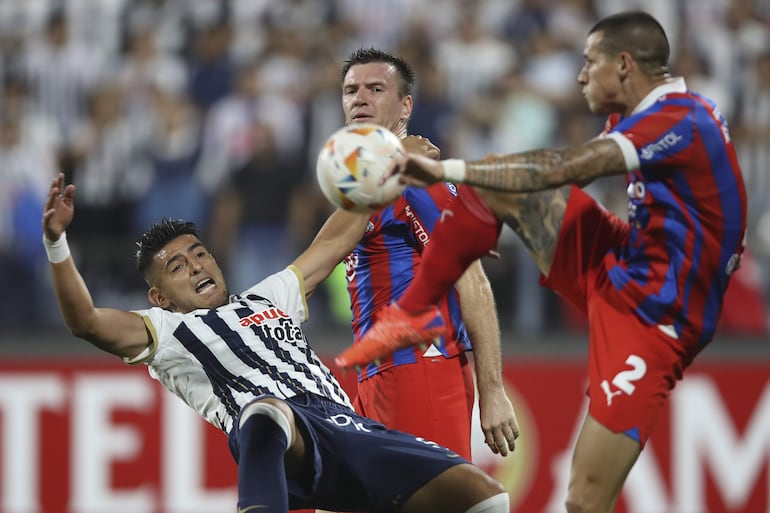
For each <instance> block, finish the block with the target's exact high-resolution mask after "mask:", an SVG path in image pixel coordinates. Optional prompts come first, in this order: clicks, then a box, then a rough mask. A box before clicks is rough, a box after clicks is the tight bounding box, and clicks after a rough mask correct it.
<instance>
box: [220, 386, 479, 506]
mask: <svg viewBox="0 0 770 513" xmlns="http://www.w3.org/2000/svg"><path fill="white" fill-rule="evenodd" d="M285 402H286V404H288V405H289V406H290V407H291V409H292V411H293V412H294V415H295V418H296V420H297V423H298V427H299V429H300V431H302V432H303V433H304V435H305V438H306V450H307V455H308V456H307V458H308V460H309V461H312V472H311V473H310V474H309V478H308V479H307V482H299V481H296V480H291V479H290V480H289V481H288V491H289V508H290V509H306V508H317V509H325V510H329V511H373V512H377V513H380V512H382V513H386V512H393V511H398V510H399V509H401V507H402V506H403V504H404V503H405V502H406V501H407V499H409V497H411V496H412V494H414V493H415V492H416V491H417V490H419V489H420V488H421V487H422V486H423V485H425V484H427V483H428V482H429V481H431V480H432V479H433V478H434V477H436V476H438V475H439V474H441V473H442V472H444V471H445V470H447V469H449V468H451V467H453V466H455V465H458V464H462V463H468V461H467V460H465V459H464V458H462V457H460V456H459V455H458V454H456V453H454V452H452V451H450V450H449V449H446V448H445V447H442V446H440V445H438V444H436V443H435V442H430V441H427V440H423V439H421V438H418V437H415V436H414V435H410V434H407V433H403V432H401V431H394V430H390V429H387V428H386V427H385V426H383V425H382V424H380V423H379V422H375V421H373V420H371V419H368V418H366V417H361V416H360V415H358V414H356V413H355V412H354V411H353V410H350V409H348V408H345V407H344V406H341V405H339V404H336V403H334V402H332V401H329V400H327V399H324V398H322V397H319V396H316V395H313V394H305V395H301V396H297V397H293V398H291V399H289V400H286V401H285ZM237 435H238V423H237V422H236V423H235V427H234V428H233V429H232V430H231V432H230V451H231V452H232V453H233V455H234V456H236V455H237V454H238V450H237V446H236V445H235V444H236V442H235V441H236V440H237ZM236 461H237V456H236Z"/></svg>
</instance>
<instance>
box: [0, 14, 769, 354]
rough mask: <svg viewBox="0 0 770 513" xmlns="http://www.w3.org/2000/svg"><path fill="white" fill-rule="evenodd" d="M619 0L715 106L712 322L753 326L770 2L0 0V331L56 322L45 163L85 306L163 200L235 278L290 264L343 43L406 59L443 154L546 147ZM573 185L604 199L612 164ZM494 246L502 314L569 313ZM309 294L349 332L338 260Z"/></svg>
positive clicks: (126, 272)
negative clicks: (726, 225)
mask: <svg viewBox="0 0 770 513" xmlns="http://www.w3.org/2000/svg"><path fill="white" fill-rule="evenodd" d="M635 7H643V8H644V9H646V10H648V11H649V12H651V13H652V14H653V15H655V16H656V17H657V18H658V19H659V20H660V21H661V22H662V24H663V25H664V27H665V29H666V30H667V32H668V34H669V36H670V38H671V42H672V65H673V72H674V73H675V74H679V75H683V76H684V77H685V78H686V80H687V82H688V85H689V86H690V87H691V88H692V89H695V90H697V91H700V92H702V93H704V94H705V95H707V96H709V97H711V98H713V99H714V100H716V101H717V103H718V105H720V108H721V110H722V113H723V114H724V115H725V116H726V118H727V119H728V121H729V123H730V126H731V134H732V137H733V138H734V140H735V143H736V146H737V148H738V150H739V154H740V159H741V164H742V167H743V170H744V173H745V180H746V184H747V189H748V191H749V195H750V198H749V200H750V224H749V230H750V231H749V234H748V254H747V255H746V256H747V258H746V259H745V260H744V269H743V270H742V271H741V272H739V273H737V274H736V275H735V276H736V278H735V279H734V280H733V281H734V282H737V283H738V284H737V285H736V284H735V283H734V284H733V286H732V289H735V291H734V292H733V296H732V300H728V302H727V305H726V312H725V313H726V315H725V320H724V322H723V330H724V331H727V332H729V333H732V334H738V335H740V334H750V335H760V336H763V334H766V333H767V329H768V315H767V312H768V307H767V302H766V299H765V298H766V297H767V296H768V293H770V172H769V171H768V170H769V169H770V2H768V1H767V0H646V1H644V2H640V1H627V0H594V1H591V0H454V1H453V0H281V1H275V0H272V1H271V0H229V1H223V0H67V1H55V0H31V1H19V0H0V290H2V294H0V338H5V337H6V336H8V335H14V334H19V333H23V334H24V335H25V338H26V336H28V335H29V334H30V333H32V334H35V333H40V334H45V333H50V332H52V331H54V332H55V331H61V330H62V326H63V325H62V323H61V321H60V319H59V314H58V310H57V309H56V307H55V305H54V297H53V294H52V292H51V290H50V284H49V280H48V271H47V261H46V258H45V254H44V252H43V249H42V246H41V243H40V237H41V229H40V212H41V208H42V204H43V201H44V195H45V193H46V191H47V188H48V186H49V184H50V181H51V179H52V178H53V177H54V176H55V174H56V173H57V172H59V171H63V172H64V173H65V174H66V176H67V179H68V181H72V182H74V183H75V184H76V185H77V187H78V192H77V195H76V208H77V212H76V217H75V222H74V223H73V225H72V227H71V228H70V230H69V233H70V237H69V240H70V245H71V247H72V250H73V253H74V255H75V258H76V261H77V262H78V264H79V267H80V268H81V270H82V271H83V274H84V276H85V278H86V280H87V282H88V283H89V285H90V287H91V290H92V291H93V293H94V295H95V301H96V303H97V304H98V305H101V306H115V307H123V308H140V307H143V306H145V305H146V299H145V298H146V296H145V293H146V292H145V291H146V287H145V284H144V283H143V282H142V280H141V277H140V275H139V274H138V273H137V272H136V271H135V270H134V265H133V260H132V253H133V251H134V241H135V240H136V239H137V238H138V235H139V234H140V233H141V231H142V230H143V229H144V227H146V226H147V225H148V224H149V223H150V222H152V221H154V220H157V219H159V218H161V217H163V216H170V217H182V218H186V219H189V220H193V221H195V222H196V223H197V224H198V225H199V227H200V228H201V231H202V233H203V235H204V238H205V240H207V241H208V243H209V245H210V247H211V249H212V251H213V252H214V254H215V255H216V256H217V258H218V260H219V262H220V263H221V264H222V265H223V267H224V269H225V271H226V274H227V276H228V279H229V281H230V285H231V288H232V289H233V290H236V289H237V290H241V289H242V288H245V287H246V286H248V285H250V284H252V282H253V281H254V280H255V279H256V278H257V277H261V276H263V275H265V274H268V273H270V272H274V271H277V270H279V269H281V268H282V267H283V266H285V265H286V264H288V263H289V262H290V261H291V260H292V259H293V258H294V257H295V256H297V255H298V254H299V252H300V251H301V250H302V249H303V248H304V247H305V246H306V245H307V244H308V243H309V242H310V240H311V239H312V237H313V235H314V234H315V233H316V230H317V229H318V228H319V224H320V223H321V222H323V220H324V219H325V218H326V215H327V214H328V213H329V211H330V210H329V209H330V206H329V204H328V202H327V201H326V200H325V199H324V198H323V197H322V196H321V195H320V192H319V191H318V189H317V187H316V183H315V157H316V154H317V151H318V148H319V147H320V144H321V143H322V141H323V140H324V139H325V138H326V137H327V136H328V135H329V134H331V133H332V132H333V131H334V130H335V129H337V128H338V127H339V126H341V125H342V124H343V118H342V112H341V105H340V67H341V64H342V61H343V60H344V58H345V57H346V56H347V55H348V54H349V53H350V52H351V51H352V50H354V49H356V48H359V47H369V46H375V47H378V48H382V49H384V50H387V51H390V52H393V53H395V54H398V55H401V56H403V57H405V58H406V59H407V60H408V61H409V62H410V63H412V65H413V66H414V68H415V70H416V73H417V88H416V91H415V109H414V115H413V117H412V119H411V122H410V132H411V133H415V134H420V135H423V136H426V137H428V138H430V140H431V141H433V142H434V143H435V144H437V145H438V146H439V147H440V148H441V149H442V157H444V158H449V157H464V158H469V157H481V156H484V155H486V154H488V153H491V152H497V153H500V152H512V151H519V150H526V149H533V148H541V147H548V146H561V145H567V144H574V143H577V142H582V141H584V140H587V139H589V138H591V137H593V136H594V135H596V134H597V133H598V132H599V131H600V130H601V127H602V123H603V120H601V119H597V118H595V117H593V116H592V115H591V114H590V113H589V112H588V109H587V107H586V106H585V102H584V100H583V98H582V97H581V96H580V91H579V88H578V87H577V84H576V80H575V77H576V75H577V72H578V69H579V68H580V66H581V65H582V48H583V43H584V39H585V35H586V33H587V31H588V29H589V28H590V27H591V26H592V24H593V22H594V21H595V20H596V19H598V18H599V17H601V16H604V15H606V14H610V13H612V12H616V11H619V10H623V9H628V8H635ZM590 187H591V191H592V192H593V193H594V194H596V195H597V196H598V197H600V198H602V200H603V202H604V203H605V205H606V206H607V207H608V208H610V209H612V210H615V211H617V212H619V213H621V214H622V212H623V211H624V209H625V194H624V193H623V191H624V189H625V187H624V185H623V183H622V178H621V181H620V182H619V181H617V180H615V181H613V180H604V181H603V182H602V183H599V184H594V185H591V186H590ZM500 253H501V258H500V259H499V260H492V259H487V260H486V261H485V266H486V268H487V271H488V273H489V276H490V279H491V280H492V283H493V288H494V290H495V294H496V298H497V302H498V306H499V310H500V320H501V324H502V328H503V330H504V331H512V332H514V333H520V334H535V335H536V334H539V333H543V332H553V331H568V332H569V331H570V330H580V329H583V326H582V324H581V322H580V321H579V320H577V318H576V316H574V315H573V314H572V312H571V311H570V310H569V309H568V308H565V306H564V305H563V304H562V303H561V302H560V301H559V300H558V298H556V297H555V296H553V295H552V294H551V293H550V292H548V291H546V290H544V289H541V288H540V287H539V285H538V273H537V270H536V268H535V267H534V264H532V263H531V262H530V259H529V258H528V257H527V256H526V255H525V253H524V249H523V247H522V246H521V244H519V243H518V241H517V240H516V239H515V237H514V236H513V235H512V233H510V232H504V235H503V237H502V238H501V243H500ZM319 295H320V297H319V298H313V303H312V307H313V311H314V315H313V319H312V320H313V323H314V324H316V325H317V326H320V327H339V328H347V327H348V322H349V310H347V294H346V292H345V290H344V278H343V279H342V280H340V279H337V280H336V281H335V280H332V281H331V282H330V286H329V287H328V288H327V289H325V291H324V293H322V294H319ZM311 334H312V331H311ZM515 340H516V338H515V337H508V338H506V343H507V344H508V343H511V344H514V343H515Z"/></svg>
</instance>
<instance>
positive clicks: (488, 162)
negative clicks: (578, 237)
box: [394, 138, 627, 192]
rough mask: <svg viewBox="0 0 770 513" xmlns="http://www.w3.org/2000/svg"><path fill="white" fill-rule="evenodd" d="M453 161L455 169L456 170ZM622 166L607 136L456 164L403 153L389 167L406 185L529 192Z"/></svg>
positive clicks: (587, 178) (612, 171) (619, 153)
mask: <svg viewBox="0 0 770 513" xmlns="http://www.w3.org/2000/svg"><path fill="white" fill-rule="evenodd" d="M458 166H459V167H460V168H462V169H461V171H459V174H458ZM626 170H627V165H626V161H625V158H624V156H623V152H622V151H621V149H620V146H619V145H618V143H616V142H615V141H614V140H613V139H609V138H605V139H593V140H591V141H589V142H587V143H586V144H583V145H581V146H577V147H573V148H565V149H560V150H535V151H528V152H524V153H516V154H513V155H506V156H502V157H489V158H484V159H481V160H474V161H470V162H465V163H462V161H456V160H454V161H453V160H449V161H446V160H445V161H442V162H441V163H440V164H439V163H435V162H433V161H428V160H427V159H423V158H420V157H416V156H413V155H409V157H408V158H407V159H406V160H405V161H404V162H403V163H402V164H401V165H400V166H399V169H396V170H394V172H400V173H401V181H402V182H404V183H406V184H408V185H417V186H425V185H427V184H430V183H434V182H439V181H443V180H448V181H454V180H456V181H462V182H464V183H467V184H470V185H475V186H477V187H482V188H485V189H494V190H499V191H506V192H535V191H542V190H545V189H554V188H557V187H560V186H562V185H566V184H572V183H574V184H578V185H584V184H586V183H588V182H591V181H592V180H594V179H595V178H599V177H601V176H609V175H618V174H623V173H625V172H626Z"/></svg>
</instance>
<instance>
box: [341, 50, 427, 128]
mask: <svg viewBox="0 0 770 513" xmlns="http://www.w3.org/2000/svg"><path fill="white" fill-rule="evenodd" d="M342 110H343V111H344V113H345V123H348V124H349V123H376V124H378V125H382V126H384V127H385V128H387V129H389V130H390V131H392V132H393V133H395V134H399V133H402V132H403V133H405V131H406V123H407V121H408V120H409V116H410V115H411V114H412V97H411V96H406V97H404V98H400V97H399V94H398V71H396V68H394V67H393V66H392V65H390V64H388V63H385V62H370V63H367V64H356V65H354V66H351V67H350V69H349V70H348V72H347V74H346V75H345V78H344V80H343V82H342Z"/></svg>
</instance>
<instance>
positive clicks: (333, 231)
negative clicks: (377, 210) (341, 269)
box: [292, 209, 369, 297]
mask: <svg viewBox="0 0 770 513" xmlns="http://www.w3.org/2000/svg"><path fill="white" fill-rule="evenodd" d="M368 222H369V214H368V213H356V212H348V211H346V210H342V209H337V210H336V211H335V212H334V213H333V214H332V215H331V216H329V218H328V219H327V220H326V222H325V223H324V225H323V226H322V227H321V229H320V230H319V232H318V234H317V235H316V236H315V239H313V242H312V243H311V244H310V246H308V247H307V249H305V251H303V252H302V254H301V255H300V256H298V257H297V259H296V260H295V261H294V262H292V265H294V266H296V267H297V268H298V269H299V270H300V271H301V272H302V275H303V277H304V280H305V295H306V296H307V297H310V296H311V295H312V294H313V292H314V291H315V289H316V287H318V285H319V284H320V283H321V282H323V281H324V280H325V279H326V278H328V276H329V275H330V274H331V272H332V271H333V270H334V268H335V267H336V266H337V264H339V263H340V262H341V261H342V259H343V258H345V257H346V256H347V255H348V254H349V253H350V252H351V251H353V249H354V248H355V247H356V245H357V244H358V242H359V241H360V240H361V237H363V236H364V232H365V231H366V225H367V223H368Z"/></svg>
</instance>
